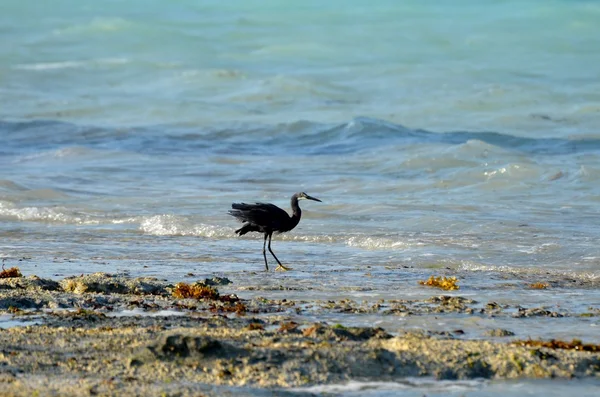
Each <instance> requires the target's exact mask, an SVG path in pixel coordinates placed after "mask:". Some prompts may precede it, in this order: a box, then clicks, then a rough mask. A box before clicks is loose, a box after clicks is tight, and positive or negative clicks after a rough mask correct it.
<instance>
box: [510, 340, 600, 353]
mask: <svg viewBox="0 0 600 397" xmlns="http://www.w3.org/2000/svg"><path fill="white" fill-rule="evenodd" d="M512 343H513V344H515V345H519V346H526V347H546V348H549V349H563V350H578V351H585V352H600V345H594V344H591V343H582V342H581V341H580V340H579V339H573V340H572V341H571V342H565V341H562V340H557V339H550V340H549V341H543V340H533V339H528V340H516V341H514V342H512Z"/></svg>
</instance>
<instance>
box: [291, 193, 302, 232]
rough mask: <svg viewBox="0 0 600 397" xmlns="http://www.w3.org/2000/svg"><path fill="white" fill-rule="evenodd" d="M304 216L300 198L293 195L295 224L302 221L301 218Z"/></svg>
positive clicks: (293, 221)
mask: <svg viewBox="0 0 600 397" xmlns="http://www.w3.org/2000/svg"><path fill="white" fill-rule="evenodd" d="M301 217H302V210H301V209H300V206H299V205H298V198H297V197H296V196H294V197H292V217H291V221H292V224H293V225H294V226H296V225H297V224H298V222H300V218H301Z"/></svg>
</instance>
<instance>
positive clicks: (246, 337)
mask: <svg viewBox="0 0 600 397" xmlns="http://www.w3.org/2000/svg"><path fill="white" fill-rule="evenodd" d="M230 282H231V281H230V280H228V279H225V278H218V277H216V278H213V279H206V280H202V281H199V282H196V283H195V284H193V286H197V287H198V288H199V289H198V291H202V293H208V292H210V296H205V297H200V298H199V299H197V298H185V297H179V298H176V297H175V296H174V295H176V293H175V291H176V290H177V288H178V287H181V285H177V284H173V283H168V282H165V281H161V280H159V279H156V278H150V277H142V278H131V277H125V276H117V275H109V274H104V273H96V274H91V275H86V276H80V277H67V278H64V279H62V280H59V281H54V280H47V279H41V278H38V277H36V276H29V277H12V278H4V279H0V315H12V316H13V320H16V321H19V320H21V319H22V320H24V322H23V324H24V326H14V327H10V328H5V329H1V328H0V346H3V348H2V350H0V362H1V363H2V365H1V366H0V386H1V387H2V390H3V391H5V393H7V395H15V396H21V395H23V396H24V395H31V394H32V393H36V392H37V393H38V394H40V393H41V394H42V395H46V394H48V395H52V394H56V395H61V394H68V395H90V394H102V395H106V394H108V395H110V394H119V393H129V394H134V395H160V394H161V393H167V394H170V393H174V392H175V391H176V392H177V393H178V395H197V394H198V393H205V394H206V393H208V395H211V393H212V392H211V387H221V386H223V387H252V388H269V389H271V388H284V389H288V388H297V387H305V386H311V385H319V384H335V383H342V382H347V381H351V380H362V381H370V382H393V381H394V380H400V379H403V378H405V377H433V378H435V379H438V380H466V379H478V378H483V379H529V378H535V379H541V378H547V379H551V378H564V379H571V378H586V377H591V378H593V379H599V378H600V346H599V345H591V344H590V345H585V344H582V345H580V346H579V347H578V346H576V341H574V342H572V343H571V345H570V346H569V345H568V344H564V345H562V346H558V345H546V346H534V345H531V346H528V345H526V344H525V342H526V341H522V342H523V343H521V344H519V343H516V342H515V341H514V340H509V341H506V342H505V341H504V339H506V338H504V339H502V337H503V336H510V333H509V332H508V331H506V330H498V331H497V333H493V334H490V335H489V337H488V338H486V339H480V340H469V339H464V338H462V335H463V334H464V333H465V330H449V331H448V332H432V331H420V332H419V331H404V332H402V331H401V332H398V333H396V334H392V333H390V332H389V331H388V330H384V329H382V328H370V327H347V326H344V325H343V324H326V323H324V322H315V321H312V320H311V319H309V318H308V316H306V317H303V316H304V315H303V312H302V310H296V311H295V313H296V315H295V316H294V317H293V320H290V316H289V310H294V308H295V307H297V305H298V302H294V301H293V300H286V299H283V300H270V299H266V298H254V299H251V300H245V299H241V298H240V297H238V296H236V295H233V294H230V295H221V294H219V292H218V289H219V288H221V287H222V286H225V285H227V284H229V283H230ZM180 290H181V288H180ZM207 291H208V292H207ZM432 292H434V291H432ZM327 304H329V305H330V306H335V307H336V310H348V311H351V310H359V309H360V307H359V306H357V305H356V303H355V302H351V301H348V300H342V301H339V302H329V303H327ZM388 304H389V306H390V307H393V308H395V309H394V310H396V313H393V315H401V316H402V315H405V316H413V315H420V314H422V313H425V312H430V313H436V315H439V316H444V315H446V314H448V313H461V314H463V313H464V314H465V315H468V314H474V315H477V313H473V311H474V309H473V305H474V304H475V303H473V301H471V300H469V299H465V298H461V297H457V296H453V297H448V296H444V295H440V296H434V297H432V298H430V299H428V300H421V301H415V302H412V301H402V302H400V301H398V302H395V303H389V302H388ZM390 310H391V309H390ZM480 310H484V312H482V313H488V314H489V313H496V315H503V314H502V312H503V310H502V308H501V307H490V305H489V304H488V305H485V307H483V308H482V309H480ZM511 315H514V314H511ZM539 315H544V316H558V315H562V314H561V313H554V314H553V313H552V312H549V313H541V312H539V311H537V312H536V311H535V310H531V311H530V312H529V316H539ZM594 315H596V314H594ZM523 318H526V317H525V314H523ZM27 321H35V322H37V324H34V325H26V324H27ZM466 331H467V333H468V330H466ZM582 346H583V347H582ZM584 347H585V349H588V348H589V349H590V351H581V350H584ZM44 393H46V394H44Z"/></svg>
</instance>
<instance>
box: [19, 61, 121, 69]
mask: <svg viewBox="0 0 600 397" xmlns="http://www.w3.org/2000/svg"><path fill="white" fill-rule="evenodd" d="M127 63H129V60H128V59H127V58H100V59H90V60H85V61H60V62H39V63H25V64H18V65H15V66H14V68H15V69H18V70H32V71H47V70H60V69H79V68H85V67H90V66H92V67H93V66H111V65H124V64H127Z"/></svg>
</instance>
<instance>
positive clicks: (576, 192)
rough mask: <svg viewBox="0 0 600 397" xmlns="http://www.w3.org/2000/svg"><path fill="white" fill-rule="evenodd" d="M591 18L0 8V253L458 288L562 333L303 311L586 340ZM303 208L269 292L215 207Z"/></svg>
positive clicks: (256, 5)
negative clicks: (531, 313) (525, 311)
mask: <svg viewBox="0 0 600 397" xmlns="http://www.w3.org/2000/svg"><path fill="white" fill-rule="evenodd" d="M598 21H600V4H598V3H597V2H595V1H586V0H579V1H567V0H553V1H550V0H549V1H533V0H521V1H510V0H507V1H491V0H490V1H475V0H472V1H469V0H463V1H453V2H449V1H448V2H446V1H401V2H400V1H391V0H390V1H386V0H381V1H376V2H363V1H351V0H345V1H341V0H339V1H335V0H334V1H329V2H320V1H303V2H296V3H292V2H287V1H276V0H271V1H251V0H245V1H228V2H217V1H203V2H196V1H191V0H182V1H177V2H165V1H150V0H144V1H141V0H139V1H135V0H130V1H108V0H107V1H102V2H91V1H83V2H82V1H74V0H61V1H52V2H39V3H36V4H35V5H33V4H32V3H30V2H26V1H25V2H24V1H14V0H3V1H2V2H1V4H0V39H1V45H0V241H1V243H0V257H1V258H3V259H5V262H6V264H7V265H9V266H13V265H17V266H19V267H20V268H21V270H22V271H23V272H24V273H25V274H37V275H39V276H42V277H53V278H60V277H64V276H67V275H72V274H81V273H89V272H95V271H103V272H111V273H115V272H121V273H123V272H124V273H128V274H131V275H132V276H142V275H143V276H158V277H162V278H167V279H169V280H173V281H181V280H183V279H184V278H185V277H186V275H187V274H189V273H193V274H194V275H196V276H197V277H205V276H206V277H208V276H214V275H219V276H226V277H229V278H230V279H232V280H233V281H234V284H233V286H231V287H230V291H232V292H235V293H238V294H239V295H240V296H242V297H245V298H249V297H252V296H256V295H261V296H266V297H270V298H284V297H285V298H290V299H304V300H317V299H323V300H327V299H342V298H348V299H353V300H356V301H363V300H367V301H373V302H374V301H378V300H379V299H424V298H427V297H430V296H432V295H435V294H439V292H437V291H435V290H431V289H427V288H425V287H423V286H421V285H419V284H418V281H420V280H424V279H426V278H427V277H429V276H430V275H438V274H446V275H452V274H454V275H457V276H458V277H459V284H460V286H461V289H460V290H459V291H455V292H452V293H450V294H455V295H461V296H464V297H468V298H471V299H475V300H477V301H478V302H482V303H483V304H485V303H486V302H489V301H494V302H498V303H500V304H510V305H522V306H524V307H546V308H548V309H549V310H559V311H560V310H562V309H564V310H567V311H568V312H569V313H571V314H572V315H571V316H569V317H564V318H559V319H554V318H546V317H543V318H533V319H528V320H526V321H524V320H522V319H513V318H510V317H508V318H503V319H492V318H483V317H472V316H462V317H461V316H459V315H457V316H444V317H441V318H440V319H435V318H434V317H433V316H418V317H404V318H399V317H389V316H388V317H378V316H376V315H375V316H369V315H347V314H335V313H333V314H332V313H327V314H326V315H325V314H320V313H318V312H315V313H314V317H315V320H326V321H331V322H341V323H344V324H356V325H372V324H378V325H380V326H384V327H385V328H386V329H388V330H389V331H390V332H395V331H397V330H402V329H426V330H445V329H457V328H465V329H467V328H468V329H470V330H475V331H472V332H474V333H473V334H471V335H468V336H469V337H481V336H482V335H483V333H484V332H485V331H486V330H489V329H491V328H498V327H502V328H506V329H509V330H511V331H513V332H515V334H516V336H517V337H521V338H526V337H541V338H546V339H547V338H555V337H556V338H566V339H570V338H571V337H577V338H581V339H583V340H584V341H585V342H590V343H599V342H600V323H599V321H598V318H599V317H598V315H597V313H598V310H599V309H600V288H599V283H600V248H599V247H600V246H599V240H600V214H599V209H600V130H599V129H598V128H599V127H598V126H599V125H600V66H599V65H600V40H598V37H600V23H598ZM297 191H306V192H307V193H308V194H310V195H313V196H315V197H318V198H320V199H321V200H323V202H322V203H317V202H311V201H304V202H301V205H302V207H303V217H302V221H301V222H300V224H299V225H298V227H297V228H296V229H294V230H293V231H291V232H289V233H287V234H284V235H276V236H274V240H273V245H272V246H273V249H274V251H275V252H276V254H277V255H278V257H279V258H280V259H281V260H282V262H283V263H284V264H285V265H288V266H291V267H293V268H294V270H293V271H292V272H289V273H265V272H264V271H263V269H264V263H263V258H262V254H261V249H262V236H250V235H248V236H244V237H243V238H239V237H237V236H236V235H235V234H234V230H235V228H237V227H239V224H237V223H236V222H235V220H234V219H233V218H232V217H230V216H229V215H228V214H227V210H228V209H229V208H230V205H231V203H232V202H242V201H243V202H255V201H263V202H272V203H275V204H277V205H279V206H281V207H283V208H285V209H289V198H290V196H291V195H292V194H293V193H294V192H297ZM271 265H272V267H271V268H274V267H275V266H273V265H274V261H273V260H271ZM534 282H549V283H550V288H548V289H545V290H535V289H531V288H528V285H530V284H531V283H534ZM282 286H284V287H285V288H281V287H282ZM290 287H294V288H290ZM256 288H258V292H255V291H254V289H256ZM290 289H291V290H290ZM590 313H592V314H593V313H596V315H595V316H591V317H588V316H587V315H585V314H590ZM581 314H584V315H585V316H583V317H581V316H580V315H581ZM324 316H325V317H324ZM544 385H545V384H541V386H540V385H538V386H536V387H537V388H539V387H541V388H542V389H544V387H546V386H544ZM532 387H533V386H532ZM553 387H554V386H547V387H546V388H547V389H548V390H551V389H552V388H553ZM581 387H584V388H585V385H584V386H581ZM542 389H536V390H538V391H539V390H542ZM490 390H491V389H490ZM532 390H533V389H532Z"/></svg>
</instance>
